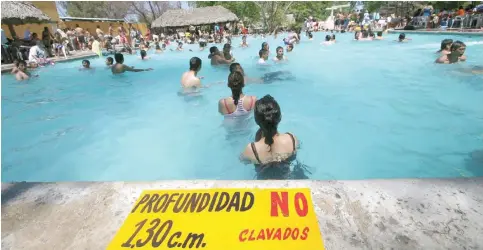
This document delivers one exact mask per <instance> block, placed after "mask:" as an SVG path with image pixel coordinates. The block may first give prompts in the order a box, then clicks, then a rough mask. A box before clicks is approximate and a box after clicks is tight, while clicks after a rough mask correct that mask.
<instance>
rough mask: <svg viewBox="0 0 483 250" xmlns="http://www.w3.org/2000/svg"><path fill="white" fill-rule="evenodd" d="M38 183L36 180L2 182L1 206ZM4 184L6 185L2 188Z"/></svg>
mask: <svg viewBox="0 0 483 250" xmlns="http://www.w3.org/2000/svg"><path fill="white" fill-rule="evenodd" d="M38 184H39V183H37V182H16V183H7V184H6V183H2V207H3V206H4V205H7V203H8V202H9V201H10V200H12V199H14V198H15V197H18V196H20V195H21V194H23V193H25V192H26V191H27V190H29V189H30V188H32V187H34V186H37V185H38ZM4 186H6V187H5V188H4Z"/></svg>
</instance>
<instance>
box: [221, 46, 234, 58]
mask: <svg viewBox="0 0 483 250" xmlns="http://www.w3.org/2000/svg"><path fill="white" fill-rule="evenodd" d="M223 57H224V58H225V59H226V60H235V59H234V58H233V53H232V52H231V45H230V44H229V43H225V45H224V46H223Z"/></svg>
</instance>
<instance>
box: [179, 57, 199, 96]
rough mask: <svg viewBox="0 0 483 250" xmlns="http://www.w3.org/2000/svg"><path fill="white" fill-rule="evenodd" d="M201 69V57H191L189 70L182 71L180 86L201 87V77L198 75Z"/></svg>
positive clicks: (188, 87)
mask: <svg viewBox="0 0 483 250" xmlns="http://www.w3.org/2000/svg"><path fill="white" fill-rule="evenodd" d="M200 70H201V59H200V58H198V57H192V58H191V59H190V69H189V71H187V72H185V73H183V75H182V76H181V87H182V88H183V89H185V90H186V89H196V88H202V87H203V86H202V85H201V79H202V77H198V76H197V75H198V72H200Z"/></svg>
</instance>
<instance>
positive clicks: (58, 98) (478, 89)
mask: <svg viewBox="0 0 483 250" xmlns="http://www.w3.org/2000/svg"><path fill="white" fill-rule="evenodd" d="M325 35H326V33H315V40H314V41H308V40H307V39H306V38H305V37H304V38H303V41H302V43H301V44H300V45H298V46H296V47H295V49H294V51H293V52H292V53H288V54H286V55H287V56H288V58H289V60H290V61H289V63H288V64H285V65H274V66H272V67H271V68H270V69H268V70H266V71H262V70H260V69H259V68H257V67H256V65H255V63H256V60H257V58H256V57H257V55H258V50H259V49H260V45H261V43H262V41H263V40H262V38H260V37H259V38H253V37H250V38H248V42H249V44H250V46H251V47H250V48H248V49H241V48H234V49H233V54H234V56H235V57H236V58H237V61H238V62H240V63H241V64H242V66H243V67H244V68H245V71H246V73H247V74H248V75H249V76H251V77H255V76H261V75H262V74H264V73H267V72H271V71H276V70H289V71H291V72H292V74H293V75H294V76H295V77H296V80H294V81H285V82H275V83H273V84H269V85H248V86H247V87H246V88H245V90H244V92H245V93H246V94H249V95H256V96H258V97H262V96H263V95H265V94H271V95H272V96H274V97H275V98H276V100H277V101H278V102H279V103H280V105H281V108H282V113H283V117H282V122H281V123H280V128H279V130H280V131H282V132H285V131H289V132H292V133H294V134H295V135H296V136H297V137H298V138H299V139H300V141H301V142H302V147H301V149H300V151H299V154H298V159H299V160H300V161H301V162H303V163H304V164H306V165H308V166H310V167H311V170H312V172H313V174H312V175H311V176H310V178H311V179H365V178H415V177H461V176H483V169H482V168H483V163H482V162H481V157H480V158H478V155H481V151H482V150H483V75H471V74H466V73H464V72H461V71H460V70H462V69H465V68H470V67H471V66H477V65H482V64H483V61H482V60H481V58H482V57H481V55H483V37H481V36H480V37H477V36H473V37H469V36H456V35H455V36H439V35H409V34H408V37H410V38H413V41H411V42H409V43H406V44H399V43H395V42H393V40H395V39H396V37H397V35H387V36H386V40H385V41H374V42H356V41H353V40H352V39H353V34H350V33H349V34H336V36H337V41H338V43H337V44H335V45H332V46H323V45H320V42H321V41H322V40H323V37H324V36H325ZM444 38H453V39H455V40H462V41H464V42H465V43H466V44H467V46H468V47H467V51H466V54H467V55H468V57H469V59H468V61H467V62H466V63H462V64H458V65H435V64H434V63H433V61H434V60H435V58H436V55H435V51H436V50H437V49H438V48H439V44H440V41H441V40H442V39H444ZM267 40H268V42H269V44H270V48H271V53H272V55H271V57H273V56H274V54H275V48H276V47H277V46H278V45H281V40H282V38H281V37H279V38H278V39H277V41H274V39H273V38H272V37H271V38H268V39H267ZM239 42H240V39H235V40H234V44H239ZM219 47H220V48H221V46H219ZM173 48H174V47H173ZM185 48H187V49H188V48H193V49H194V50H195V52H189V51H185V52H166V53H164V54H161V55H154V54H152V52H151V53H150V54H151V57H152V59H151V60H150V61H140V60H139V59H138V58H137V57H135V56H126V64H128V65H135V66H136V67H138V68H145V67H152V68H154V69H155V70H154V71H151V72H143V73H128V74H125V75H124V76H113V75H112V74H111V73H110V71H109V70H107V69H106V68H105V66H104V59H92V60H91V63H92V66H93V67H95V68H96V70H95V71H94V72H91V73H89V72H80V71H78V68H79V67H80V65H81V62H80V61H74V62H69V63H60V64H57V65H56V66H55V67H54V68H49V67H48V68H43V69H40V70H39V71H38V74H39V75H40V77H39V78H38V79H33V80H30V81H29V82H26V83H18V82H16V81H15V79H14V78H13V76H11V75H9V74H7V75H5V74H4V75H2V181H4V182H6V181H120V180H125V181H151V180H163V179H253V177H254V174H255V171H254V169H253V166H252V165H243V164H241V163H240V162H239V160H238V155H239V154H240V152H241V151H242V149H243V148H244V147H245V146H246V144H247V143H249V142H251V141H252V140H253V137H254V133H255V132H256V126H255V123H254V122H252V123H251V124H250V125H249V127H250V128H249V131H248V132H247V133H240V134H236V135H230V134H228V133H227V131H226V129H225V128H224V127H223V117H222V116H221V115H219V114H218V112H217V103H218V100H219V99H220V98H222V97H226V96H229V95H230V94H231V93H230V90H229V89H228V88H227V87H226V85H225V84H218V85H213V86H212V87H211V88H208V89H204V90H203V93H202V96H201V97H198V98H191V99H190V98H185V97H182V96H179V95H178V90H179V88H180V83H179V80H180V76H181V74H182V73H183V72H184V71H186V70H187V69H188V60H189V59H190V58H191V57H192V56H198V57H200V58H201V59H203V63H204V64H203V68H202V71H201V72H200V75H201V76H204V77H205V79H204V80H203V83H204V84H210V83H216V82H220V81H226V79H227V76H228V73H227V72H228V70H227V69H215V68H212V67H211V66H210V65H209V61H208V59H207V56H208V51H204V52H199V51H198V49H197V48H198V47H197V46H194V45H193V46H189V45H187V46H185ZM478 57H479V58H478ZM475 155H476V156H475ZM478 159H479V160H478ZM475 161H477V162H475Z"/></svg>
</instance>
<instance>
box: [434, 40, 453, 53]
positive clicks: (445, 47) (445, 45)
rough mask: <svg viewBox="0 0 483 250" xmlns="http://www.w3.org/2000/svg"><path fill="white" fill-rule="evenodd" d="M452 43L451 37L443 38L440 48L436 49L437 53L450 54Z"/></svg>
mask: <svg viewBox="0 0 483 250" xmlns="http://www.w3.org/2000/svg"><path fill="white" fill-rule="evenodd" d="M452 44H453V39H444V40H443V41H441V49H440V50H438V51H436V53H437V54H441V56H443V55H447V54H451V45H452Z"/></svg>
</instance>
